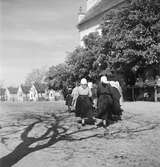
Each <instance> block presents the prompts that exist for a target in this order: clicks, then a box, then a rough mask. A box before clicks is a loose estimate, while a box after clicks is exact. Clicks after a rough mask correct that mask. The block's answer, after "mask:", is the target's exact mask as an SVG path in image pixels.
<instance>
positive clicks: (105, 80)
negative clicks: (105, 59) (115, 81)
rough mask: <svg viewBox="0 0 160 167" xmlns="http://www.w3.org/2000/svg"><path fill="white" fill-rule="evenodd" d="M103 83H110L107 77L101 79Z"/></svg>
mask: <svg viewBox="0 0 160 167" xmlns="http://www.w3.org/2000/svg"><path fill="white" fill-rule="evenodd" d="M101 82H102V83H105V84H107V83H108V80H107V77H106V76H102V77H101Z"/></svg>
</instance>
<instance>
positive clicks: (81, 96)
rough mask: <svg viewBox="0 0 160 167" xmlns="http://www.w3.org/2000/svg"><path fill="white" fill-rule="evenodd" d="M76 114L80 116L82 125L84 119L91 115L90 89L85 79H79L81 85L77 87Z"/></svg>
mask: <svg viewBox="0 0 160 167" xmlns="http://www.w3.org/2000/svg"><path fill="white" fill-rule="evenodd" d="M77 91H78V92H77V94H78V98H77V102H76V116H79V117H81V123H82V125H85V119H86V118H91V117H92V102H91V98H90V97H91V96H92V92H91V89H90V88H89V87H88V83H87V80H86V79H85V78H83V79H81V85H80V86H79V87H78V89H77Z"/></svg>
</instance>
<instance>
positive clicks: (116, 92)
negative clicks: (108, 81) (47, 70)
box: [111, 87, 122, 116]
mask: <svg viewBox="0 0 160 167" xmlns="http://www.w3.org/2000/svg"><path fill="white" fill-rule="evenodd" d="M111 91H112V94H113V95H114V98H113V110H112V114H113V115H118V116H120V115H122V109H121V106H120V101H119V100H120V97H121V95H120V93H119V90H118V89H117V88H115V87H112V88H111Z"/></svg>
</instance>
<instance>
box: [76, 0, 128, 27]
mask: <svg viewBox="0 0 160 167" xmlns="http://www.w3.org/2000/svg"><path fill="white" fill-rule="evenodd" d="M125 1H126V0H101V1H100V2H99V3H98V4H97V5H95V6H94V7H93V8H91V9H90V10H89V11H88V12H87V13H86V15H85V16H84V18H83V19H82V20H81V21H80V23H79V24H78V27H79V26H80V25H82V24H84V23H85V22H87V21H89V20H91V19H92V18H94V17H96V16H98V15H100V14H103V13H104V12H107V11H108V10H110V9H112V8H114V7H115V6H117V5H119V4H121V3H123V2H125Z"/></svg>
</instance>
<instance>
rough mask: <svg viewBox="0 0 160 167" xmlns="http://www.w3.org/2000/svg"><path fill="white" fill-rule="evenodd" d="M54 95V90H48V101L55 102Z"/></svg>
mask: <svg viewBox="0 0 160 167" xmlns="http://www.w3.org/2000/svg"><path fill="white" fill-rule="evenodd" d="M55 93H56V92H55V90H53V89H51V90H49V93H48V98H49V101H55V99H56V96H55Z"/></svg>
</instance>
